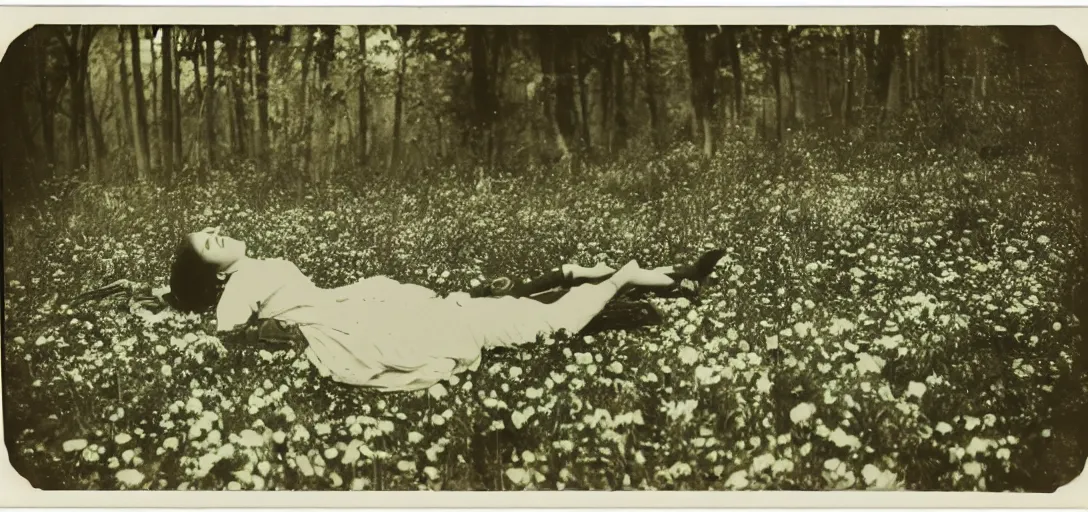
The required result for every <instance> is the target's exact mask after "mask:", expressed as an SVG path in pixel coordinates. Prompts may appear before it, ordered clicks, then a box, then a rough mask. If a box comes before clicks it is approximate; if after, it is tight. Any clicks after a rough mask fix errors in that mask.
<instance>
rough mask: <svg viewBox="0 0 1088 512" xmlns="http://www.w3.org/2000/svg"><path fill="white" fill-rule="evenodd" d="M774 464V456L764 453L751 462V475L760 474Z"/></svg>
mask: <svg viewBox="0 0 1088 512" xmlns="http://www.w3.org/2000/svg"><path fill="white" fill-rule="evenodd" d="M772 464H774V455H771V454H769V453H764V454H763V455H760V456H759V457H756V458H755V459H753V460H752V473H753V474H755V473H760V472H762V471H764V470H766V469H767V468H769V467H771V465H772Z"/></svg>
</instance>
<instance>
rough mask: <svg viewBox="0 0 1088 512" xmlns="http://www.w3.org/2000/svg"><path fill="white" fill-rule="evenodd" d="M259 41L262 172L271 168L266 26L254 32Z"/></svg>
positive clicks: (258, 76)
mask: <svg viewBox="0 0 1088 512" xmlns="http://www.w3.org/2000/svg"><path fill="white" fill-rule="evenodd" d="M253 36H254V38H255V39H256V43H257V76H256V81H257V84H256V85H257V126H258V128H257V141H258V143H257V145H256V151H257V161H258V162H259V164H260V170H261V172H262V173H267V172H269V171H270V170H271V169H270V168H269V161H270V159H269V152H270V151H271V144H270V143H269V137H268V129H269V126H268V57H269V55H268V52H269V47H268V46H269V45H268V43H269V34H268V29H267V28H265V27H258V28H256V29H255V31H254V33H253Z"/></svg>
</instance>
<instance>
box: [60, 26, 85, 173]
mask: <svg viewBox="0 0 1088 512" xmlns="http://www.w3.org/2000/svg"><path fill="white" fill-rule="evenodd" d="M72 30H73V32H74V33H73V37H72V40H71V41H65V43H64V44H65V47H64V54H65V58H66V60H67V63H68V66H67V71H68V84H69V86H70V87H71V90H70V92H69V94H68V112H69V115H68V148H69V150H68V151H69V153H68V169H69V170H77V171H78V170H79V169H80V168H81V167H83V166H84V165H86V160H85V159H84V158H83V155H84V153H83V151H84V150H85V149H86V147H85V146H84V145H83V139H81V137H80V134H81V133H82V132H81V128H84V127H85V125H84V121H83V104H84V101H85V98H86V94H85V93H84V91H83V82H82V81H81V80H80V76H79V55H78V54H77V51H78V50H77V48H78V47H79V35H80V33H81V32H82V31H83V27H82V26H79V27H75V28H73V29H72Z"/></svg>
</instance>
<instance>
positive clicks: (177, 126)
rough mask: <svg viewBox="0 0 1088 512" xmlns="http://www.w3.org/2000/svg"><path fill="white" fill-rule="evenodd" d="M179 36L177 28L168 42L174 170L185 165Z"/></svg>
mask: <svg viewBox="0 0 1088 512" xmlns="http://www.w3.org/2000/svg"><path fill="white" fill-rule="evenodd" d="M180 38H181V31H180V29H178V30H177V31H176V32H174V37H173V41H171V44H170V56H171V61H173V64H174V67H173V69H172V70H171V71H172V72H173V73H174V95H173V96H174V98H173V100H174V101H173V110H172V111H171V113H172V115H171V119H173V120H174V127H173V130H171V131H172V132H173V140H172V141H170V146H171V148H172V150H173V152H174V170H175V174H176V171H178V170H179V169H183V168H184V167H185V147H184V145H183V143H182V141H184V140H185V139H184V138H183V137H182V136H181V115H182V114H181V94H182V90H181V55H180V54H178V40H179V39H180Z"/></svg>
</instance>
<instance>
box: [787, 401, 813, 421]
mask: <svg viewBox="0 0 1088 512" xmlns="http://www.w3.org/2000/svg"><path fill="white" fill-rule="evenodd" d="M815 412H816V406H815V405H813V404H811V403H808V402H804V403H801V404H798V405H797V406H796V407H794V408H793V409H792V410H790V420H791V421H793V422H794V423H803V422H805V421H808V419H809V418H810V417H812V415H813V414H814V413H815Z"/></svg>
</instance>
